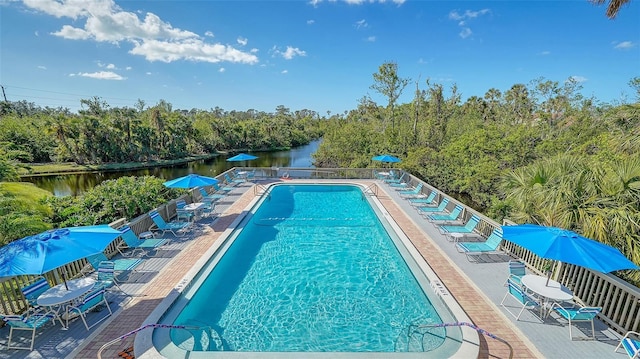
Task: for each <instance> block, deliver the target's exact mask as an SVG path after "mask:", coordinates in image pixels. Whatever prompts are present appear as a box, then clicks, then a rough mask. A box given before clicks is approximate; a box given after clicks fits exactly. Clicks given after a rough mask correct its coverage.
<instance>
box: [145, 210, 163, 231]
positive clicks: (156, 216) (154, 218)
mask: <svg viewBox="0 0 640 359" xmlns="http://www.w3.org/2000/svg"><path fill="white" fill-rule="evenodd" d="M149 217H151V220H152V221H153V223H155V224H156V226H158V228H160V229H162V228H167V226H168V225H167V222H165V220H164V218H162V216H161V215H160V213H158V211H156V210H153V211H151V212H149Z"/></svg>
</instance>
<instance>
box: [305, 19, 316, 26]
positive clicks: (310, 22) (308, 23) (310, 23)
mask: <svg viewBox="0 0 640 359" xmlns="http://www.w3.org/2000/svg"><path fill="white" fill-rule="evenodd" d="M315 23H316V21H315V20H307V25H313V24H315Z"/></svg>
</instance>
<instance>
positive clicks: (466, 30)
mask: <svg viewBox="0 0 640 359" xmlns="http://www.w3.org/2000/svg"><path fill="white" fill-rule="evenodd" d="M471 34H473V32H471V29H470V28H468V27H465V28H464V29H462V31H460V33H459V35H460V37H461V38H463V39H466V38H467V37H469V36H471Z"/></svg>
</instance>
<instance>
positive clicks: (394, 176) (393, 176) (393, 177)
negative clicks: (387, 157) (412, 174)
mask: <svg viewBox="0 0 640 359" xmlns="http://www.w3.org/2000/svg"><path fill="white" fill-rule="evenodd" d="M405 174H406V172H402V174H401V175H400V177H398V172H396V171H394V170H391V171H389V177H387V178H386V179H385V180H384V181H385V182H386V183H389V184H391V183H401V182H402V179H403V178H404V175H405Z"/></svg>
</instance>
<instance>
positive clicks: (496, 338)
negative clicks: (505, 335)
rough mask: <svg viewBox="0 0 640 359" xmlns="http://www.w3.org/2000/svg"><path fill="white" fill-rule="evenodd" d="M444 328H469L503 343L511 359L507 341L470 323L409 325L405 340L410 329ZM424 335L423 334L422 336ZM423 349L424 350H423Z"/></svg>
mask: <svg viewBox="0 0 640 359" xmlns="http://www.w3.org/2000/svg"><path fill="white" fill-rule="evenodd" d="M445 327H469V328H471V329H474V330H475V331H476V332H478V333H480V334H482V335H485V336H487V337H489V338H491V339H494V340H497V341H499V342H501V343H504V344H505V345H506V346H507V347H509V359H512V358H513V347H512V346H511V344H509V342H508V341H506V340H504V339H502V338H500V337H499V336H497V335H495V334H492V333H490V332H488V331H486V330H484V329H482V328H479V327H477V326H475V325H474V324H471V323H467V322H453V323H439V324H411V325H409V326H408V327H407V338H408V337H409V336H410V335H411V333H412V328H413V330H416V329H419V328H445ZM423 335H424V334H423ZM423 349H424V348H423Z"/></svg>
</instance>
